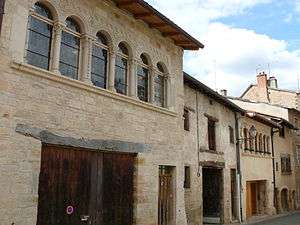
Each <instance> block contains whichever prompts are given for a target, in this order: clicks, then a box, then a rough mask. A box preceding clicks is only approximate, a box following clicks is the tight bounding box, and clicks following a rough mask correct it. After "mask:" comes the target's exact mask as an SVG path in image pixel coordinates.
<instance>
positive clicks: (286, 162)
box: [280, 154, 292, 174]
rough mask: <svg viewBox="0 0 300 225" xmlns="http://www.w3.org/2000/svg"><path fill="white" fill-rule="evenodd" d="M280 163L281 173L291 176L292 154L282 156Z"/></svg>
mask: <svg viewBox="0 0 300 225" xmlns="http://www.w3.org/2000/svg"><path fill="white" fill-rule="evenodd" d="M280 162H281V173H282V174H291V173H292V165H291V155H290V154H284V155H281V156H280Z"/></svg>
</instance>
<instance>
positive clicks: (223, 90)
mask: <svg viewBox="0 0 300 225" xmlns="http://www.w3.org/2000/svg"><path fill="white" fill-rule="evenodd" d="M220 92H221V95H223V96H225V97H226V96H227V90H226V89H222V90H221V91H220Z"/></svg>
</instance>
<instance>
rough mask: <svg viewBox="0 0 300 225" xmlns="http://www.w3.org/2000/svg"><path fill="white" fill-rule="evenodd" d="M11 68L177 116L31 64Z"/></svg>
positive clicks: (14, 63)
mask: <svg viewBox="0 0 300 225" xmlns="http://www.w3.org/2000/svg"><path fill="white" fill-rule="evenodd" d="M11 68H13V69H16V70H19V71H21V72H26V73H29V74H31V75H34V76H38V77H41V78H44V79H48V80H51V81H54V82H58V83H61V84H65V85H69V86H72V87H75V88H79V89H82V90H85V91H88V92H92V93H94V94H98V95H102V96H105V97H110V98H113V99H115V100H119V101H123V102H127V103H130V104H132V105H135V106H139V107H142V108H145V109H148V110H152V111H155V112H159V113H163V114H166V115H169V116H174V117H176V116H177V113H176V112H174V111H171V110H169V109H165V108H161V107H158V106H155V105H152V104H150V103H146V102H142V101H140V100H138V99H134V98H131V97H128V96H126V95H121V94H118V93H115V92H112V91H110V90H106V89H102V88H99V87H95V86H93V85H91V84H88V83H84V82H83V81H80V80H74V79H71V78H68V77H65V76H62V75H58V74H56V73H53V72H50V71H47V70H44V69H40V68H38V67H35V66H31V65H29V64H25V63H19V62H16V61H12V62H11ZM22 75H23V74H22Z"/></svg>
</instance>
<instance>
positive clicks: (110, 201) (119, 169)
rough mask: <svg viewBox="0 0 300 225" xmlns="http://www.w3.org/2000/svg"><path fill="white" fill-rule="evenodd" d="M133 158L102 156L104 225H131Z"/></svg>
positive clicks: (126, 156) (115, 155)
mask: <svg viewBox="0 0 300 225" xmlns="http://www.w3.org/2000/svg"><path fill="white" fill-rule="evenodd" d="M133 165H134V157H133V156H132V155H129V154H128V155H126V154H122V155H119V154H104V158H103V171H104V174H103V180H104V183H103V205H104V208H103V219H104V223H103V224H105V225H132V222H133V204H132V203H133V171H134V168H133Z"/></svg>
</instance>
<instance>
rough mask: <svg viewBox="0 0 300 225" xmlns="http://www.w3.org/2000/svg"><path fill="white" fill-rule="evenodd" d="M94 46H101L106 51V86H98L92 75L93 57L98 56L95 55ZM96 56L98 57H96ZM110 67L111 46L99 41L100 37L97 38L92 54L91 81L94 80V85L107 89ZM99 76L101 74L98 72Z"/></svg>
mask: <svg viewBox="0 0 300 225" xmlns="http://www.w3.org/2000/svg"><path fill="white" fill-rule="evenodd" d="M100 34H101V33H100ZM101 35H103V34H101ZM94 47H97V48H101V49H102V50H105V51H106V64H105V67H106V68H105V70H106V71H105V80H104V82H105V84H104V87H99V86H97V85H95V84H94V83H93V79H92V76H93V72H92V70H93V57H96V56H94V55H93V50H94ZM96 58H98V57H96ZM108 67H109V46H108V45H105V44H103V43H100V42H99V41H98V39H96V41H94V42H93V44H92V55H91V82H92V84H93V86H95V87H99V88H103V89H107V85H108V76H109V68H108ZM97 76H99V75H98V74H97Z"/></svg>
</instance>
